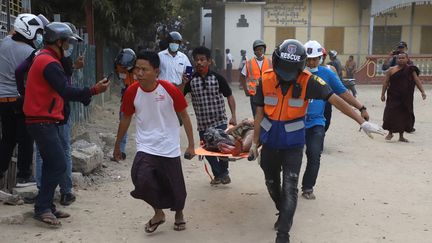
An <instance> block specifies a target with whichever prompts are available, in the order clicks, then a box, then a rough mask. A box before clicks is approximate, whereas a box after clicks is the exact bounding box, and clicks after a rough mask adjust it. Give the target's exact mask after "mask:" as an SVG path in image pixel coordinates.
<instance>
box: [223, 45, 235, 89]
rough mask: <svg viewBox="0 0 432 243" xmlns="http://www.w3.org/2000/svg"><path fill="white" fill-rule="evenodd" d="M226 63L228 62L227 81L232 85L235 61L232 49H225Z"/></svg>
mask: <svg viewBox="0 0 432 243" xmlns="http://www.w3.org/2000/svg"><path fill="white" fill-rule="evenodd" d="M225 54H226V55H225V62H226V70H225V71H226V81H228V83H231V81H232V80H231V74H232V66H233V63H234V59H233V56H232V55H231V51H230V49H228V48H227V49H225Z"/></svg>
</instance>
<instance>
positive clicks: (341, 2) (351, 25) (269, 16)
mask: <svg viewBox="0 0 432 243" xmlns="http://www.w3.org/2000/svg"><path fill="white" fill-rule="evenodd" d="M310 2H311V6H309V3H310ZM363 5H364V4H363ZM264 9H265V10H264V40H265V41H266V42H267V43H268V44H269V46H275V45H276V44H278V43H275V38H276V33H277V27H295V28H296V30H295V33H296V34H295V35H296V36H295V38H296V39H298V40H300V41H302V42H305V41H307V40H308V39H314V40H317V41H319V42H320V43H321V44H323V45H324V46H325V43H324V39H325V27H330V26H338V27H344V43H343V50H338V52H340V53H341V54H340V59H341V61H342V62H345V60H346V59H347V58H348V56H349V55H355V56H356V57H357V60H358V61H359V64H361V63H362V62H363V61H364V60H365V59H364V57H365V56H366V55H367V53H368V38H369V22H370V8H368V7H367V6H366V8H364V7H363V8H362V6H361V4H360V1H359V0H312V1H309V0H300V1H296V2H294V3H293V1H291V3H279V4H266V6H265V7H264ZM309 12H310V13H311V14H310V18H309ZM411 12H412V9H411V7H405V8H400V9H395V10H393V11H391V12H388V13H386V14H383V15H381V16H377V17H375V19H374V26H386V25H387V26H401V27H402V33H401V40H404V41H406V42H408V45H409V52H411V53H412V54H420V53H419V52H420V44H421V43H420V42H421V27H422V26H432V17H431V16H430V15H431V13H432V5H416V6H415V8H414V15H413V17H412V15H411ZM309 28H310V29H309ZM395 44H396V43H389V45H395ZM271 51H272V48H268V51H267V54H271ZM421 54H426V53H421Z"/></svg>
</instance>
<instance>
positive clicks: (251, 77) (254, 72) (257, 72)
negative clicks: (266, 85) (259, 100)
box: [246, 56, 272, 95]
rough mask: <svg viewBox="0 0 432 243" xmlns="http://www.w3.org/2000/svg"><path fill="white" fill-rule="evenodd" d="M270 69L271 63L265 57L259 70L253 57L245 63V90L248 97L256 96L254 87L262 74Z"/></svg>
mask: <svg viewBox="0 0 432 243" xmlns="http://www.w3.org/2000/svg"><path fill="white" fill-rule="evenodd" d="M270 68H272V64H271V61H270V59H268V58H267V57H265V56H264V60H263V63H262V66H261V68H260V67H259V65H258V61H257V60H256V58H255V57H254V58H252V59H250V60H249V61H247V62H246V88H247V91H248V93H249V94H250V95H255V94H256V87H257V85H258V84H259V80H260V78H261V76H262V73H263V72H265V71H266V70H267V69H270Z"/></svg>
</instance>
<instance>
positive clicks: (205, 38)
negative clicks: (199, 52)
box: [199, 9, 212, 48]
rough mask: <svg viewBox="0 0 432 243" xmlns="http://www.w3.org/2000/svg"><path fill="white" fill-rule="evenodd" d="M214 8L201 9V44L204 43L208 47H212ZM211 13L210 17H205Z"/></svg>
mask: <svg viewBox="0 0 432 243" xmlns="http://www.w3.org/2000/svg"><path fill="white" fill-rule="evenodd" d="M211 13H212V10H211V9H201V26H200V27H201V29H200V42H199V43H200V44H202V43H204V46H206V47H207V48H211V46H212V42H211V40H212V35H211V32H212V31H211V28H212V17H211ZM206 14H207V15H210V16H209V17H205V15H206Z"/></svg>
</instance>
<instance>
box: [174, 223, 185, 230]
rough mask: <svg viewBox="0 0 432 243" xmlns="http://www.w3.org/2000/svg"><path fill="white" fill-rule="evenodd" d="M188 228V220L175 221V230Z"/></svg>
mask: <svg viewBox="0 0 432 243" xmlns="http://www.w3.org/2000/svg"><path fill="white" fill-rule="evenodd" d="M185 229H186V222H178V223H177V222H176V223H174V230H175V231H182V230H185Z"/></svg>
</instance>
